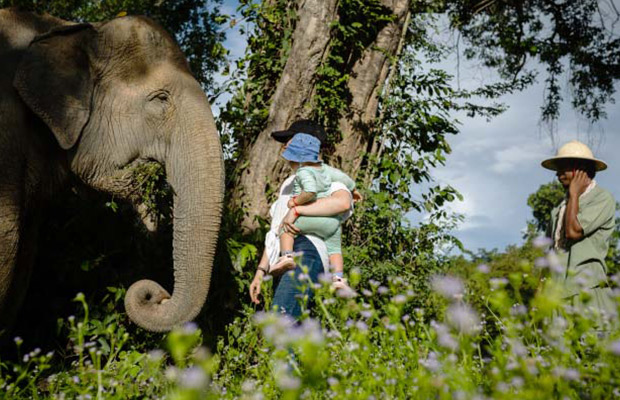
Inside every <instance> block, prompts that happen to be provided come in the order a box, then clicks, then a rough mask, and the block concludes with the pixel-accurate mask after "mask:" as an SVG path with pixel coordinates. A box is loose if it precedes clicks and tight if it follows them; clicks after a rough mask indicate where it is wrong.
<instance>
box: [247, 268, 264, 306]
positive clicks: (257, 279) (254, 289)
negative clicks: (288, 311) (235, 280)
mask: <svg viewBox="0 0 620 400" xmlns="http://www.w3.org/2000/svg"><path fill="white" fill-rule="evenodd" d="M264 275H265V273H264V272H263V271H260V270H257V271H256V274H255V275H254V279H252V283H250V299H252V303H254V304H259V303H260V300H259V299H258V296H259V295H260V285H261V283H263V276H264Z"/></svg>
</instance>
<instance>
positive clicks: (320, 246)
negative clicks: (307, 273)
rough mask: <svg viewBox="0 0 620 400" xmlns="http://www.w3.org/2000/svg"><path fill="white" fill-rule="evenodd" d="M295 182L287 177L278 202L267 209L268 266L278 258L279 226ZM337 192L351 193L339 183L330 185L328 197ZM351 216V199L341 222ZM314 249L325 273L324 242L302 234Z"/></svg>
mask: <svg viewBox="0 0 620 400" xmlns="http://www.w3.org/2000/svg"><path fill="white" fill-rule="evenodd" d="M294 180H295V175H292V176H289V177H288V178H286V180H285V181H284V182H283V183H282V186H281V187H280V193H279V195H278V200H276V201H275V202H274V203H273V204H272V205H271V208H270V209H269V215H270V216H271V227H270V229H269V232H267V235H266V236H265V250H266V251H267V257H268V259H269V265H270V266H271V265H273V264H275V263H276V262H277V261H278V259H279V258H280V238H279V236H278V233H279V231H280V224H282V220H283V219H284V217H285V216H286V213H288V210H289V209H288V205H287V204H288V201H289V199H290V198H291V193H292V192H293V182H294ZM338 190H346V191H347V192H348V193H349V195H350V194H351V192H349V190H348V189H347V187H346V186H345V185H343V184H342V183H340V182H334V183H332V186H331V189H330V193H329V194H330V195H331V194H332V193H334V192H336V191H338ZM352 214H353V198H352V197H351V209H350V210H349V211H347V212H345V214H344V217H343V222H344V221H345V220H346V219H347V218H349V217H350V216H351V215H352ZM304 236H306V237H307V238H308V239H309V240H310V241H311V242H312V244H313V245H314V247H316V249H317V251H318V252H319V255H320V256H321V262H323V269H324V270H325V271H326V272H327V268H328V266H329V256H328V255H327V247H325V242H324V241H323V240H322V239H321V238H318V237H316V236H314V235H308V234H304Z"/></svg>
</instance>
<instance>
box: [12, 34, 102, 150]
mask: <svg viewBox="0 0 620 400" xmlns="http://www.w3.org/2000/svg"><path fill="white" fill-rule="evenodd" d="M95 35H96V32H95V29H94V28H93V26H92V25H90V24H76V25H69V26H62V27H58V28H54V29H53V30H51V31H50V32H48V33H46V34H44V35H41V36H38V37H36V38H35V39H34V40H33V41H32V43H30V46H29V47H28V49H27V50H26V52H25V54H24V57H23V58H22V60H21V62H20V64H19V66H18V67H17V71H16V74H15V79H14V81H13V85H14V87H15V89H17V92H18V93H19V94H20V96H21V97H22V99H23V100H24V102H25V103H26V104H27V105H28V107H30V108H31V109H32V111H33V112H34V113H35V114H37V115H38V116H39V117H40V118H41V119H42V120H43V121H44V122H45V123H46V124H47V126H48V127H49V128H50V129H51V131H52V132H53V133H54V136H56V140H58V143H59V144H60V147H62V148H63V149H65V150H67V149H69V148H71V147H73V145H75V143H76V142H77V140H78V138H79V137H80V133H81V132H82V129H83V128H84V126H85V125H86V123H87V122H88V119H89V116H90V108H91V104H90V103H91V97H92V93H93V76H92V75H93V73H92V72H91V64H90V61H89V59H90V57H89V48H90V44H91V43H92V40H93V39H94V37H95Z"/></svg>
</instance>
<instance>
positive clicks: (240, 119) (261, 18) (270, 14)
mask: <svg viewBox="0 0 620 400" xmlns="http://www.w3.org/2000/svg"><path fill="white" fill-rule="evenodd" d="M294 3H295V2H294V1H292V0H276V1H269V2H264V1H255V0H241V1H240V2H239V4H240V6H239V10H240V11H241V15H242V16H243V20H244V21H245V23H247V24H248V25H249V26H251V27H252V28H253V29H251V28H247V27H245V25H242V26H241V28H240V33H241V34H244V35H246V36H247V47H246V52H245V56H244V57H243V58H242V59H241V60H237V62H236V69H235V70H234V72H233V73H232V74H233V75H232V76H231V80H230V82H229V83H228V87H227V90H228V91H229V92H233V93H234V97H233V98H232V99H231V100H230V101H229V102H228V103H227V104H226V105H225V107H224V108H223V110H222V111H221V114H220V115H219V117H218V120H217V123H218V129H219V131H220V133H221V134H222V142H223V146H224V150H225V151H224V153H225V154H226V158H227V161H228V162H227V163H226V166H227V170H226V176H227V177H228V181H227V188H232V185H234V183H235V182H236V181H235V177H236V176H237V175H236V172H237V171H239V170H242V169H243V168H244V166H238V165H236V163H237V161H238V160H239V159H240V156H241V154H244V152H245V151H247V150H248V147H249V146H251V144H252V143H254V140H255V139H256V137H257V136H258V134H259V133H260V132H261V131H262V129H263V128H264V126H265V124H266V122H267V117H268V115H269V104H270V101H271V97H272V95H273V93H274V91H275V89H276V85H277V83H278V81H279V78H280V74H281V73H282V69H283V68H284V65H285V64H286V60H287V59H288V52H289V50H290V43H291V35H292V33H293V31H294V28H295V22H296V18H297V14H296V11H295V10H296V8H295V4H294ZM230 73H231V72H230V71H229V70H226V71H224V74H225V75H229V74H230Z"/></svg>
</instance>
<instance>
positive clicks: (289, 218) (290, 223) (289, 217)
mask: <svg viewBox="0 0 620 400" xmlns="http://www.w3.org/2000/svg"><path fill="white" fill-rule="evenodd" d="M295 221H297V215H295V211H294V209H292V208H290V209H289V210H288V212H287V213H286V215H285V216H284V219H283V220H282V224H281V225H280V229H284V232H286V233H290V234H291V235H296V234H298V233H299V232H301V231H300V230H299V228H297V227H296V226H295Z"/></svg>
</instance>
